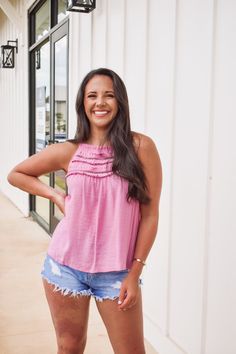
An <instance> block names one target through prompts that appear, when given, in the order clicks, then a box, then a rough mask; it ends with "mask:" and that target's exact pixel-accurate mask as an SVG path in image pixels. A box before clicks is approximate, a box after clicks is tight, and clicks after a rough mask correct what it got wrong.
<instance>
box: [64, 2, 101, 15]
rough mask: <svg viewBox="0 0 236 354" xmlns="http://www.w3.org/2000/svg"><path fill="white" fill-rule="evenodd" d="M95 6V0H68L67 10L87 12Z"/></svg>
mask: <svg viewBox="0 0 236 354" xmlns="http://www.w3.org/2000/svg"><path fill="white" fill-rule="evenodd" d="M95 8H96V0H68V1H67V11H74V12H84V13H88V12H91V11H93V10H94V9H95Z"/></svg>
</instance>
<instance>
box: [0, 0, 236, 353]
mask: <svg viewBox="0 0 236 354" xmlns="http://www.w3.org/2000/svg"><path fill="white" fill-rule="evenodd" d="M18 3H21V4H22V1H21V2H18ZM29 3H32V1H28V3H27V4H28V5H29ZM97 5H98V6H97V9H96V10H95V11H94V12H93V13H92V14H89V15H84V14H71V15H70V39H69V40H70V44H69V47H70V56H69V63H70V64H69V92H70V102H69V117H70V125H69V135H70V137H73V135H74V131H75V127H76V116H75V110H74V105H75V96H76V93H77V89H78V86H79V83H80V81H81V79H82V78H83V77H84V75H85V74H86V73H87V72H88V71H89V70H90V69H92V68H97V67H100V66H108V67H110V68H112V69H114V70H115V71H117V72H118V73H119V74H120V75H121V76H122V77H123V78H124V81H125V83H126V86H127V89H128V93H129V99H130V108H131V120H132V127H133V130H136V131H140V132H143V133H146V134H147V135H150V136H151V137H152V138H153V139H154V140H155V142H156V145H157V148H158V150H159V153H160V156H161V159H162V164H163V177H164V182H163V191H162V196H161V205H160V224H159V231H158V237H157V241H156V243H155V245H154V247H153V249H152V252H151V254H150V256H149V259H148V265H147V267H146V269H145V270H144V274H143V277H144V284H145V285H144V288H143V295H144V313H145V335H146V337H147V339H148V340H149V341H150V342H151V343H152V344H153V345H154V347H155V348H156V349H157V350H158V352H159V354H184V353H185V354H186V353H188V354H233V353H235V352H236V343H235V335H236V305H235V298H236V279H235V278H236V275H235V268H236V258H235V257H234V250H235V246H236V238H235V236H236V223H235V220H234V219H235V217H234V206H235V203H236V189H235V187H234V184H233V182H234V180H235V177H236V164H235V162H236V140H235V139H234V132H235V129H236V123H235V119H234V117H235V114H236V106H235V102H236V89H235V82H236V68H235V62H236V46H235V44H236V22H235V18H236V2H235V1H234V0H217V1H216V0H178V1H175V0H146V1H143V0H142V1H141V0H129V1H125V0H120V1H116V0H98V1H97ZM21 8H22V7H21ZM19 11H21V10H20V9H19ZM23 16H26V14H25V13H24V14H23ZM25 22H26V17H25ZM25 26H26V24H25ZM11 31H12V32H11ZM13 31H14V29H13V27H12V25H10V24H9V22H8V21H7V20H6V19H4V16H3V14H2V13H1V12H0V44H2V42H4V41H5V40H6V39H8V37H9V34H11V35H16V33H14V32H13ZM25 43H26V42H25ZM24 49H25V48H21V51H22V54H21V55H22V66H21V65H19V63H20V62H19V60H20V59H19V58H20V56H19V55H18V57H17V60H18V63H17V65H16V69H15V71H13V72H12V73H9V72H7V70H3V69H0V90H1V95H0V100H1V101H0V103H1V125H2V124H3V123H2V122H4V127H6V128H4V131H7V132H11V137H10V139H9V136H7V134H4V136H3V137H2V139H1V142H0V144H1V149H2V150H1V151H3V148H6V151H8V155H7V158H6V155H4V156H1V166H3V169H1V171H0V174H1V189H2V190H4V192H5V193H6V194H7V195H8V196H9V197H10V198H11V199H12V200H14V202H15V203H16V204H17V205H18V206H19V207H20V208H21V210H23V211H24V210H27V199H26V198H25V197H23V195H22V194H21V193H20V192H16V191H15V190H14V191H13V190H12V189H11V187H9V186H8V185H7V184H6V182H5V175H6V172H7V171H8V170H9V168H10V166H11V165H14V164H15V163H16V161H19V160H21V159H22V158H23V157H24V156H26V155H27V152H28V145H27V144H28V138H27V134H28V111H27V107H28V106H27V67H26V66H25V65H26V64H23V56H24V55H25V57H24V58H25V60H26V59H27V55H26V52H25V53H24ZM22 68H23V70H22ZM22 71H23V73H22ZM14 75H15V76H17V75H23V76H24V78H25V80H24V84H23V85H22V84H21V85H20V79H19V77H18V76H17V79H16V77H15V76H14ZM13 76H14V77H13ZM9 77H13V78H14V81H12V82H10V81H9ZM5 92H6V93H5ZM10 94H11V96H12V97H13V99H12V101H13V102H14V104H11V105H9V97H10ZM20 95H22V96H20ZM17 97H18V98H17ZM2 107H3V109H2ZM16 107H17V110H16ZM2 112H3V113H2ZM16 112H17V113H16ZM3 117H4V118H3ZM5 117H8V119H7V120H6V119H5Z"/></svg>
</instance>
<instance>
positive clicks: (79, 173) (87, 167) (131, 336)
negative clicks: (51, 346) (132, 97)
mask: <svg viewBox="0 0 236 354" xmlns="http://www.w3.org/2000/svg"><path fill="white" fill-rule="evenodd" d="M76 112H77V117H78V124H77V133H76V137H75V139H73V140H69V141H67V142H64V143H60V144H53V145H50V146H49V147H47V148H46V149H44V150H43V151H41V152H39V153H37V154H35V155H33V156H31V157H29V158H28V159H26V160H25V161H23V162H21V163H20V164H19V165H17V166H16V167H15V168H14V169H13V170H12V171H11V172H10V174H9V176H8V181H9V182H10V183H11V184H12V185H14V186H16V187H18V188H20V189H22V190H24V191H26V192H28V193H30V194H34V195H38V196H41V197H45V198H48V199H50V200H51V201H52V202H53V203H55V204H56V205H57V206H58V207H59V209H60V210H61V211H62V212H63V214H64V218H63V219H62V220H61V221H60V223H59V224H58V225H57V228H56V230H55V231H54V234H53V237H52V240H51V242H50V245H49V249H48V253H47V256H46V259H45V262H44V268H43V270H42V277H43V283H44V288H45V293H46V297H47V301H48V304H49V307H50V311H51V315H52V320H53V324H54V327H55V331H56V336H57V343H58V354H65V353H68V354H69V353H70V354H74V353H76V354H79V353H83V352H84V348H85V344H86V334H87V324H88V312H89V302H90V298H91V296H93V297H94V298H95V299H96V304H97V308H98V311H99V313H100V315H101V317H102V320H103V321H104V323H105V326H106V328H107V332H108V335H109V338H110V341H111V344H112V347H113V350H114V353H117V354H143V353H145V348H144V339H143V318H142V300H141V290H140V275H141V272H142V268H143V266H144V265H145V260H146V258H147V256H148V254H149V252H150V249H151V247H152V245H153V242H154V239H155V236H156V233H157V226H158V208H159V199H160V193H161V185H162V171H161V162H160V158H159V155H158V152H157V149H156V147H155V144H154V142H153V141H152V140H151V138H149V137H147V136H145V135H143V134H140V133H136V132H131V129H130V118H129V107H128V97H127V93H126V88H125V85H124V83H123V81H122V80H121V78H120V77H119V76H118V75H117V74H116V73H115V72H113V71H112V70H109V69H105V68H101V69H97V70H93V71H91V72H90V73H88V74H87V76H86V77H85V78H84V80H83V82H82V84H81V86H80V89H79V91H78V95H77V99H76ZM60 169H63V170H64V171H65V172H66V181H67V186H68V194H67V195H65V194H64V193H62V192H60V191H58V190H56V189H54V188H51V187H49V186H47V185H45V184H43V183H42V182H41V181H40V180H39V179H38V177H39V176H40V175H43V174H45V173H49V172H52V171H56V170H60Z"/></svg>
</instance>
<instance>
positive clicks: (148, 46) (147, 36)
mask: <svg viewBox="0 0 236 354" xmlns="http://www.w3.org/2000/svg"><path fill="white" fill-rule="evenodd" d="M149 9H150V4H149V0H147V1H146V28H145V30H146V41H145V46H144V50H145V65H144V70H145V73H146V74H145V75H144V77H145V82H144V102H143V104H144V113H145V114H144V117H143V119H144V131H145V133H146V132H147V126H148V117H147V114H146V112H147V109H146V107H147V101H148V87H149V86H148V82H149V70H148V68H149V65H148V63H149V60H148V58H149V53H150V50H149V49H150V41H149V38H150V32H149V29H150V26H149Z"/></svg>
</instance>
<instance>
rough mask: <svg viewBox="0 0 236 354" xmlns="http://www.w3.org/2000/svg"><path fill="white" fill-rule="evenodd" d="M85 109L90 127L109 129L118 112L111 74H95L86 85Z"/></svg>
mask: <svg viewBox="0 0 236 354" xmlns="http://www.w3.org/2000/svg"><path fill="white" fill-rule="evenodd" d="M84 109H85V113H86V115H87V117H88V120H89V122H90V127H91V128H95V129H105V130H106V129H107V128H108V126H109V125H110V123H111V122H112V121H113V119H114V118H115V116H116V114H117V112H118V103H117V99H116V97H115V93H114V88H113V82H112V79H111V78H110V77H109V76H106V75H95V76H94V77H93V78H92V79H91V80H90V81H89V82H88V83H87V85H86V87H85V92H84Z"/></svg>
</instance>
